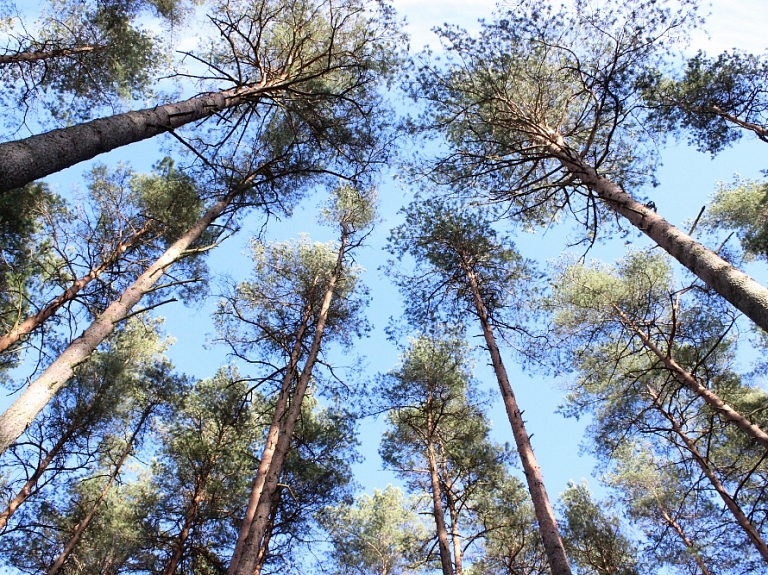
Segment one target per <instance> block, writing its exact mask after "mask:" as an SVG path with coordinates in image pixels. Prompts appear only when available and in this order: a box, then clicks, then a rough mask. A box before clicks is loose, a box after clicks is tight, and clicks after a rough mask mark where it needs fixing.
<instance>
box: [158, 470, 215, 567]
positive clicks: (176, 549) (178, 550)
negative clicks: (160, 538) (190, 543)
mask: <svg viewBox="0 0 768 575" xmlns="http://www.w3.org/2000/svg"><path fill="white" fill-rule="evenodd" d="M204 487H205V479H203V481H202V482H201V483H200V484H198V485H196V486H195V493H194V494H193V496H192V502H191V505H190V506H189V509H188V510H187V516H186V517H185V518H184V524H183V525H182V526H181V530H180V531H179V535H178V536H177V537H176V541H175V543H174V546H173V553H172V554H171V558H170V559H169V560H168V564H167V565H166V566H165V569H163V575H173V574H174V573H176V569H177V568H178V566H179V563H180V562H181V559H182V557H184V547H185V545H186V543H187V539H188V538H189V534H190V532H191V531H192V525H193V524H194V522H195V519H196V518H197V511H198V509H199V508H200V503H202V501H203V497H204V495H205V489H204Z"/></svg>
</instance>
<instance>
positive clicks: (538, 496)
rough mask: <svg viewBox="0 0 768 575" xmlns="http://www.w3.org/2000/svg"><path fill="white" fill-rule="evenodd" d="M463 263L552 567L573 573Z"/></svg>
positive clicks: (473, 280)
mask: <svg viewBox="0 0 768 575" xmlns="http://www.w3.org/2000/svg"><path fill="white" fill-rule="evenodd" d="M462 267H463V270H464V273H465V274H466V277H467V283H468V284H469V287H470V289H471V291H472V296H473V299H474V303H475V309H476V310H477V315H478V317H479V319H480V325H481V326H482V328H483V336H484V338H485V343H486V345H487V346H488V352H489V353H490V355H491V363H492V364H493V371H494V372H495V374H496V379H497V381H498V383H499V389H500V390H501V397H502V399H503V401H504V407H505V409H506V411H507V417H508V418H509V423H510V425H511V426H512V435H513V436H514V439H515V445H516V447H517V452H518V454H519V455H520V460H521V462H522V464H523V471H524V472H525V479H526V482H527V484H528V491H529V492H530V494H531V499H532V500H533V509H534V512H535V514H536V520H537V522H538V524H539V531H540V533H541V540H542V543H543V545H544V550H545V551H546V554H547V561H548V563H549V567H550V569H551V570H552V575H571V567H570V565H569V563H568V556H567V555H566V553H565V547H564V546H563V538H562V536H561V535H560V529H559V528H558V526H557V520H556V519H555V513H554V511H553V509H552V504H551V503H550V502H549V496H548V495H547V490H546V488H545V487H544V478H543V477H542V475H541V469H540V468H539V464H538V462H537V461H536V456H535V455H534V453H533V447H532V446H531V440H530V437H529V436H528V432H527V431H526V430H525V423H524V422H523V416H522V413H520V408H519V407H518V406H517V400H516V399H515V394H514V392H513V391H512V386H511V385H510V383H509V377H508V376H507V370H506V368H505V367H504V364H503V363H502V361H501V353H499V347H498V345H496V338H495V337H494V335H493V329H492V327H491V323H490V320H489V317H488V312H487V310H486V309H485V303H484V302H483V299H482V296H481V295H480V289H479V286H478V281H477V277H475V275H474V272H473V271H472V269H471V268H470V266H469V264H468V263H467V262H466V261H463V258H462Z"/></svg>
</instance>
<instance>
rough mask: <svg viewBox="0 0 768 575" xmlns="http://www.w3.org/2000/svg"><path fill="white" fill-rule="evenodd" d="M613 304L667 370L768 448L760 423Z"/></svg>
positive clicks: (626, 323)
mask: <svg viewBox="0 0 768 575" xmlns="http://www.w3.org/2000/svg"><path fill="white" fill-rule="evenodd" d="M612 305H613V309H614V310H615V311H616V312H617V313H618V314H619V317H620V318H621V323H622V324H624V325H625V326H626V327H628V328H629V329H631V330H632V331H633V332H634V333H635V335H637V336H638V337H639V338H640V339H641V340H642V342H643V345H645V347H647V348H648V349H649V350H650V351H652V352H653V354H654V355H655V356H656V357H658V358H659V359H660V360H661V361H662V363H663V364H664V367H666V368H667V371H669V372H670V373H671V374H672V375H674V376H675V378H676V379H678V380H679V381H680V382H682V383H683V384H684V385H685V386H686V387H687V388H688V389H690V390H691V391H692V392H693V393H695V394H696V395H698V396H699V397H700V398H701V399H703V400H704V401H705V402H706V403H707V405H709V406H710V407H711V408H713V409H714V410H715V411H717V412H718V413H719V414H720V415H722V416H723V417H724V418H725V419H727V420H728V421H730V422H732V423H734V424H735V425H736V427H738V428H739V429H740V430H741V431H742V432H744V433H745V434H746V435H748V436H749V437H751V438H752V439H754V440H755V441H757V442H758V443H759V444H760V445H762V446H763V447H765V448H766V449H768V433H766V432H765V431H763V430H762V429H761V428H760V427H759V426H758V425H755V424H754V423H752V422H751V421H750V420H749V419H747V418H746V417H744V416H743V415H742V414H741V413H739V412H738V411H736V410H735V409H733V408H732V407H731V406H730V405H728V404H727V403H725V402H724V401H723V400H722V399H720V396H719V395H717V394H716V393H715V392H714V391H712V390H711V389H709V388H708V387H706V386H704V385H702V384H701V382H700V381H699V380H698V379H696V378H695V377H694V376H693V374H691V373H689V372H687V371H686V370H684V369H683V368H682V367H681V366H680V364H679V363H677V362H676V361H675V359H674V358H673V357H672V356H670V355H668V354H666V353H664V352H663V351H661V350H660V349H659V348H658V346H657V345H656V344H654V343H653V341H651V339H650V338H649V337H648V336H647V335H646V334H645V333H643V330H641V329H640V328H639V327H637V325H635V323H634V322H633V321H632V320H631V319H630V318H629V317H628V316H627V315H626V314H625V313H624V312H623V311H621V309H619V307H618V306H617V305H615V304H612Z"/></svg>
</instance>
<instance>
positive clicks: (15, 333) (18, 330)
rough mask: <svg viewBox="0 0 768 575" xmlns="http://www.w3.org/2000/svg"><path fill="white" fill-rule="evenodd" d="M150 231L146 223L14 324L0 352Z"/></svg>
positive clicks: (0, 340) (1, 342) (3, 338)
mask: <svg viewBox="0 0 768 575" xmlns="http://www.w3.org/2000/svg"><path fill="white" fill-rule="evenodd" d="M148 231H149V228H148V226H147V225H144V227H142V228H141V229H140V230H138V231H137V232H136V233H135V234H133V235H132V236H131V237H130V238H128V240H127V241H125V242H123V243H121V244H120V245H119V246H117V248H115V250H114V251H113V252H112V253H111V254H110V256H109V257H108V258H107V259H105V260H104V261H103V262H102V263H101V264H99V265H98V266H96V267H94V268H92V269H91V271H90V272H88V273H87V274H86V275H84V276H83V277H81V278H79V279H78V280H76V281H75V283H73V284H72V285H71V286H69V287H68V288H67V289H66V290H64V292H63V293H62V294H61V295H59V296H58V297H56V298H55V299H54V300H53V301H52V302H51V303H49V304H48V305H46V306H45V307H44V308H43V309H41V310H40V311H39V312H37V313H36V314H35V315H33V316H30V317H28V318H27V319H25V320H24V321H22V322H21V323H19V324H17V325H16V326H14V327H13V329H11V330H10V331H9V332H8V333H6V334H5V335H3V336H0V353H2V352H3V351H5V350H6V349H8V348H9V347H10V346H12V345H13V344H14V343H16V342H17V341H19V340H20V339H21V338H22V337H24V336H25V335H27V334H29V333H31V332H32V331H33V330H35V329H37V328H38V327H40V326H41V325H42V324H43V322H45V321H46V320H48V319H49V318H50V317H51V316H52V315H53V314H55V313H56V312H57V311H59V309H61V307H62V306H63V305H64V304H66V303H67V302H70V301H72V300H73V299H75V296H76V295H77V294H78V293H80V290H82V289H83V288H84V287H85V286H87V285H88V284H89V283H91V282H92V281H93V280H95V279H96V278H97V277H99V276H100V275H101V274H102V273H103V272H104V270H106V269H107V268H109V267H110V266H112V265H114V264H115V263H116V262H117V261H118V260H119V259H120V257H121V256H122V255H123V254H124V253H125V252H127V251H128V250H130V249H131V248H132V247H133V246H135V245H136V244H137V243H138V242H139V240H140V239H141V238H142V237H143V236H145V235H146V233H147V232H148Z"/></svg>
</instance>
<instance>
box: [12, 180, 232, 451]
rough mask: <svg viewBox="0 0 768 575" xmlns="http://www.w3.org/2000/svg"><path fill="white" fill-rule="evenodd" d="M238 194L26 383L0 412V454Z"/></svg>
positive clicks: (215, 209) (172, 248)
mask: <svg viewBox="0 0 768 575" xmlns="http://www.w3.org/2000/svg"><path fill="white" fill-rule="evenodd" d="M239 193H240V190H239V189H238V190H233V191H231V192H230V193H229V194H228V195H227V196H226V197H224V198H223V199H222V200H220V201H218V202H217V203H216V204H215V205H213V206H212V207H211V208H209V209H208V210H207V211H206V212H205V214H204V215H203V216H202V217H201V218H200V219H199V220H198V221H197V222H196V223H195V224H194V225H193V226H192V227H191V228H190V229H189V231H188V232H187V233H185V234H184V235H183V236H181V237H180V238H179V239H178V240H176V242H174V243H173V245H171V246H170V247H169V248H168V249H167V250H166V251H165V253H163V255H162V256H160V257H159V258H158V259H157V260H156V261H155V262H154V263H153V264H152V265H151V266H149V267H148V268H147V269H146V270H145V271H144V273H143V274H141V275H140V276H139V277H138V278H136V281H134V282H133V284H131V285H130V286H129V287H128V288H127V289H126V290H125V291H124V292H123V293H122V295H120V297H119V298H118V299H117V300H115V301H113V302H112V303H111V304H110V305H109V306H108V307H107V309H105V310H104V312H103V313H102V314H101V315H100V316H99V317H98V318H97V319H96V320H95V321H94V322H93V323H92V324H91V325H90V326H89V327H88V328H87V329H86V330H85V331H84V332H83V334H82V335H81V336H80V337H78V338H77V339H75V340H74V341H73V342H72V343H70V344H69V346H68V347H67V349H66V350H64V352H63V353H62V354H61V355H60V356H59V357H58V358H57V359H56V360H55V361H54V362H53V363H51V365H49V366H48V368H47V369H46V370H45V371H44V372H43V373H42V374H41V375H40V376H39V377H38V378H37V379H36V380H35V381H33V382H32V383H30V384H29V386H28V387H27V389H25V390H24V392H23V393H22V394H21V395H20V396H19V397H18V398H17V399H16V401H14V402H13V405H11V406H10V407H9V408H8V409H7V410H6V411H5V412H4V413H3V414H2V415H0V454H1V453H3V452H5V450H6V449H8V447H9V446H10V445H11V444H12V443H13V442H14V441H16V440H17V439H18V438H19V436H20V435H21V434H22V433H24V430H25V429H26V428H27V427H28V426H29V425H30V424H31V423H32V421H33V420H34V419H35V417H37V414H38V413H40V411H42V409H43V408H44V407H45V406H46V405H47V404H48V402H49V401H50V400H51V399H52V398H53V396H54V395H55V394H56V392H57V391H58V390H59V389H61V387H62V386H64V384H66V382H67V381H68V380H69V379H70V378H71V377H72V374H73V373H74V369H75V367H77V366H78V365H79V364H81V363H83V362H84V361H87V359H88V357H89V356H90V355H91V353H93V351H94V350H95V349H96V348H97V347H98V345H99V344H101V342H102V341H104V339H105V338H106V337H107V336H108V335H109V334H110V333H111V332H112V330H113V329H114V327H115V325H116V324H117V323H118V322H119V321H120V320H122V319H123V318H125V316H126V315H127V314H128V313H129V312H130V311H131V310H132V309H133V307H134V306H135V305H136V304H137V303H138V302H139V300H141V298H142V296H143V295H144V294H145V293H147V292H148V291H150V290H151V289H152V286H154V285H155V284H156V283H157V282H158V281H159V280H160V278H161V277H162V276H163V273H164V272H165V270H166V268H168V267H169V266H170V265H172V264H173V263H174V262H175V261H177V260H178V259H179V258H181V257H182V256H183V255H184V251H185V250H186V249H187V248H188V247H189V246H190V245H191V244H192V243H193V242H194V241H195V240H197V239H198V238H199V237H200V236H201V235H202V233H203V232H204V231H205V230H206V229H207V228H208V226H209V225H210V224H211V222H213V221H214V220H215V219H216V218H217V217H218V216H219V215H221V213H222V212H223V211H224V210H225V209H226V208H227V206H229V204H230V203H231V202H232V200H233V199H234V198H235V197H236V196H237V195H238V194H239Z"/></svg>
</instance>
